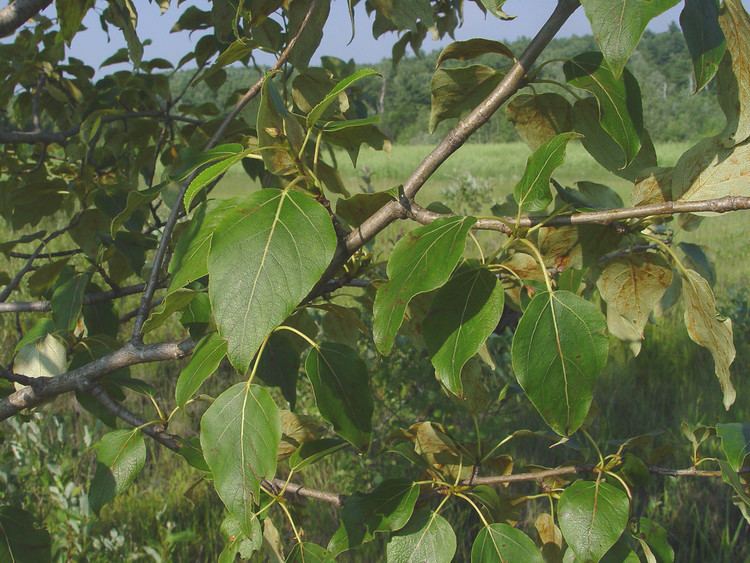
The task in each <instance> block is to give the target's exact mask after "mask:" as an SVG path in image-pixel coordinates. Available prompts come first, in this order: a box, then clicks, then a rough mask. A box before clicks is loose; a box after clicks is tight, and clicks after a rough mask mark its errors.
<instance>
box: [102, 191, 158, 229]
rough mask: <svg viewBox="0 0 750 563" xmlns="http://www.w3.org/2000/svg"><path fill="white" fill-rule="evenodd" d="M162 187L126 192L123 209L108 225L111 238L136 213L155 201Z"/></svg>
mask: <svg viewBox="0 0 750 563" xmlns="http://www.w3.org/2000/svg"><path fill="white" fill-rule="evenodd" d="M162 187H163V186H162V185H157V186H154V187H152V188H148V189H145V190H132V191H130V192H128V197H127V200H126V202H125V208H124V209H123V210H122V211H120V212H119V213H118V214H117V215H115V217H114V219H112V223H111V224H110V227H109V232H110V235H111V236H112V238H114V237H116V236H117V231H119V230H120V228H121V227H122V226H123V225H124V224H125V223H127V222H128V219H130V218H131V217H132V216H133V214H134V213H135V212H136V211H138V210H139V209H142V208H144V207H145V206H146V205H148V204H149V203H151V202H152V201H154V199H156V197H157V196H158V195H159V193H160V192H161V189H162Z"/></svg>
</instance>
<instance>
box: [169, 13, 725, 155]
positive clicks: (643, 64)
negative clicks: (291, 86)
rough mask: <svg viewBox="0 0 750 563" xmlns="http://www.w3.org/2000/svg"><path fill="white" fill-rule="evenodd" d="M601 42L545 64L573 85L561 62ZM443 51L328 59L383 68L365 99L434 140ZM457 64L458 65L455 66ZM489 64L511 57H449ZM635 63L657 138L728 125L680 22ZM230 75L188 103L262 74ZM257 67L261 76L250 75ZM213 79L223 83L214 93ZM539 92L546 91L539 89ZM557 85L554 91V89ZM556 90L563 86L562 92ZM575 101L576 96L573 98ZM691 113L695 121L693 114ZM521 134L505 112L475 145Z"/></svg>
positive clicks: (405, 128)
mask: <svg viewBox="0 0 750 563" xmlns="http://www.w3.org/2000/svg"><path fill="white" fill-rule="evenodd" d="M527 43H528V38H519V39H517V40H515V41H512V42H510V43H508V47H510V49H511V50H512V51H513V52H514V53H516V54H518V53H520V52H521V51H522V50H523V48H524V46H525V45H526V44H527ZM594 50H596V45H595V43H594V38H593V37H592V36H590V35H586V36H572V37H565V38H560V39H555V40H554V41H552V43H551V44H550V46H549V48H548V49H547V50H546V51H545V52H544V55H543V59H544V60H543V61H542V64H544V62H545V61H550V63H549V64H546V66H544V69H543V71H542V73H543V76H544V78H545V79H548V80H556V81H558V82H561V83H565V79H564V76H563V73H562V65H561V64H554V63H553V61H556V60H558V59H559V60H564V59H567V58H570V57H572V56H574V55H575V54H576V53H581V52H584V51H594ZM439 54H440V51H438V50H435V51H432V52H430V53H420V55H419V56H418V57H415V56H409V57H404V58H403V59H402V60H401V61H400V62H399V63H398V65H394V64H393V61H392V60H391V59H384V60H383V61H381V62H380V63H378V64H374V65H357V64H356V63H355V62H354V61H353V60H350V61H348V62H344V61H341V60H338V59H335V58H333V57H324V58H323V64H324V65H329V66H330V67H334V66H340V65H344V66H347V67H349V68H348V69H347V70H348V71H350V72H354V70H355V69H357V68H360V67H370V68H375V69H377V70H378V72H379V73H380V74H381V75H382V77H383V78H382V79H381V78H379V77H373V78H370V79H368V80H363V81H362V82H361V83H360V84H361V88H362V90H363V94H364V95H363V99H364V101H365V103H367V104H368V105H369V106H370V107H371V109H372V110H374V111H375V112H377V113H379V114H380V115H381V122H380V126H381V129H382V130H383V131H384V132H385V133H386V134H387V135H388V136H389V137H390V138H391V140H393V141H394V142H396V143H399V144H434V143H435V142H436V141H438V140H439V139H440V138H442V137H443V136H444V135H445V133H446V132H447V131H448V130H449V129H450V127H451V126H452V125H453V122H454V121H455V120H447V121H446V122H443V123H442V124H441V125H440V126H438V128H437V129H436V131H435V132H433V133H429V131H428V129H429V127H428V125H429V121H430V107H431V100H430V82H431V77H432V73H433V72H434V71H435V65H436V62H437V58H438V55H439ZM451 63H453V64H451ZM466 64H484V65H487V66H490V67H493V68H496V69H503V68H507V67H508V66H509V65H510V61H509V60H508V59H507V58H503V57H500V56H496V55H485V56H482V57H480V58H479V59H477V60H476V61H471V62H470V63H458V64H456V63H455V62H454V61H451V62H449V63H448V64H446V65H444V66H464V65H466ZM628 68H629V69H630V70H631V72H632V73H633V74H634V75H635V76H636V78H637V79H638V82H639V84H640V87H641V91H642V94H643V98H644V99H648V100H649V103H648V104H646V105H645V106H644V108H643V109H644V123H646V125H647V127H648V128H649V132H650V133H651V136H652V138H653V139H654V141H655V142H657V143H659V142H675V141H678V142H679V141H692V140H695V139H698V138H700V137H706V136H710V135H712V134H715V133H717V132H718V131H719V130H721V127H722V123H723V116H722V113H721V110H720V109H719V105H718V103H717V101H716V95H715V91H714V90H715V84H714V83H711V84H709V85H708V86H707V88H706V89H704V90H703V91H701V92H699V93H697V94H695V93H694V82H693V73H692V63H691V60H690V54H689V53H688V50H687V47H686V45H685V40H684V38H683V36H682V32H681V31H680V28H679V27H678V26H677V24H674V23H673V24H672V25H671V26H670V28H669V29H668V30H667V31H664V32H661V33H654V32H651V31H647V32H646V34H645V35H644V37H643V40H642V41H641V43H640V44H639V45H638V48H637V51H636V53H635V55H634V56H633V57H632V59H631V60H630V62H629V63H628ZM220 72H226V80H225V81H224V82H221V81H220V80H209V81H204V82H203V83H201V84H198V85H196V86H197V87H195V88H192V89H191V91H190V93H189V94H188V96H186V99H185V101H184V104H189V105H190V106H193V108H195V109H196V110H198V111H199V112H200V111H209V112H211V111H212V110H211V109H210V107H209V106H212V105H213V104H214V103H215V102H216V101H217V100H221V101H224V100H227V99H229V98H231V97H232V95H233V93H235V92H237V91H240V90H243V89H244V88H245V86H246V85H247V83H248V80H250V79H253V78H254V77H255V76H257V75H258V74H257V70H256V69H248V68H245V67H228V68H226V69H225V70H223V71H220ZM248 72H250V73H251V74H252V75H253V76H250V77H249V76H248ZM192 76H193V71H189V70H185V71H179V72H177V73H175V74H174V76H173V77H172V80H173V83H172V87H173V88H172V91H173V92H179V91H181V90H182V88H183V86H184V85H185V84H186V83H187V81H188V80H190V79H191V77H192ZM209 83H213V84H216V85H217V86H218V87H217V88H216V90H213V89H212V88H211V86H209ZM535 88H536V90H537V91H542V88H540V87H539V86H536V87H535ZM550 89H552V88H550ZM556 91H559V89H557V90H556ZM569 97H570V98H572V97H573V96H572V95H571V96H569ZM686 115H689V116H690V118H689V119H685V116H686ZM519 140H520V139H519V137H518V134H517V133H516V130H515V129H514V128H513V126H512V125H511V123H510V122H509V121H508V118H507V117H506V114H505V112H504V111H500V112H498V113H497V114H495V116H493V117H492V119H491V120H490V122H489V123H487V124H486V125H485V126H484V127H482V129H480V130H479V131H478V132H477V133H476V134H475V135H474V136H473V137H472V139H471V141H470V142H473V143H505V142H515V141H519Z"/></svg>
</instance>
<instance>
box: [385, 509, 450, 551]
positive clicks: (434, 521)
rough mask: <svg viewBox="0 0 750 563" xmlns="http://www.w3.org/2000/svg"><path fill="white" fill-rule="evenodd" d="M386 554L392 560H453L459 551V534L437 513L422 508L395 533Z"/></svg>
mask: <svg viewBox="0 0 750 563" xmlns="http://www.w3.org/2000/svg"><path fill="white" fill-rule="evenodd" d="M386 553H387V558H388V563H414V562H416V561H420V562H421V561H429V562H430V563H450V562H451V561H452V560H453V555H454V554H455V553H456V533H455V532H454V531H453V528H452V527H451V525H450V524H449V523H448V521H447V520H446V519H445V518H443V517H442V516H440V515H439V514H437V513H436V512H432V511H430V510H420V511H418V512H415V513H414V515H413V516H412V518H411V520H410V521H409V523H408V524H407V525H406V527H405V528H402V529H401V530H399V531H398V532H397V533H395V534H393V535H392V536H391V541H389V542H388V547H387V549H386Z"/></svg>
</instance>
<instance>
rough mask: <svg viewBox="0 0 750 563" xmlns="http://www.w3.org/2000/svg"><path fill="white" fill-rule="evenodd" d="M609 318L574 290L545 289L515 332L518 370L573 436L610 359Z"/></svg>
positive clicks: (547, 414)
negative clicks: (607, 327) (573, 291)
mask: <svg viewBox="0 0 750 563" xmlns="http://www.w3.org/2000/svg"><path fill="white" fill-rule="evenodd" d="M608 352H609V340H608V338H607V332H606V321H605V319H604V317H603V316H602V314H601V312H600V311H599V309H598V308H597V307H596V306H595V305H594V304H593V303H590V302H589V301H586V300H584V299H583V298H581V297H579V296H577V295H575V294H574V293H571V292H568V291H556V292H554V293H549V292H543V293H539V294H538V295H536V296H535V297H534V298H533V299H532V300H531V302H530V303H529V304H528V306H527V307H526V310H525V311H524V314H523V317H521V321H520V322H519V323H518V328H517V329H516V333H515V335H514V337H513V346H512V349H511V355H512V361H513V371H514V372H515V374H516V377H517V378H518V382H519V384H520V385H521V387H523V390H524V391H525V392H526V394H527V395H528V397H529V399H530V400H531V402H532V403H533V404H534V406H535V407H536V409H537V410H538V411H539V413H540V414H541V415H542V417H544V419H545V420H546V421H547V424H549V425H550V427H552V429H553V430H554V431H555V432H557V433H558V434H561V435H564V436H570V435H571V434H573V433H574V432H575V431H576V430H578V429H579V428H580V427H581V424H583V421H584V420H585V418H586V415H587V414H588V411H589V407H590V406H591V400H592V398H593V391H594V383H595V380H596V377H597V375H598V374H599V372H600V371H601V370H602V369H603V368H604V366H605V365H606V363H607V354H608Z"/></svg>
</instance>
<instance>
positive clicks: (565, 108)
mask: <svg viewBox="0 0 750 563" xmlns="http://www.w3.org/2000/svg"><path fill="white" fill-rule="evenodd" d="M506 115H507V116H508V120H509V121H510V122H511V123H512V124H513V126H514V127H515V128H516V131H517V132H518V135H519V136H520V137H521V139H523V140H524V142H525V143H526V144H527V145H529V147H531V149H532V150H537V149H538V148H539V147H541V146H542V145H543V144H544V143H546V142H547V141H549V140H550V139H552V138H553V137H554V136H555V135H558V134H560V133H565V132H567V131H571V130H572V129H573V106H571V105H570V102H569V101H568V100H566V99H565V98H564V97H563V96H561V95H560V94H555V93H552V92H545V93H543V94H537V95H530V94H519V95H518V96H515V97H514V98H513V99H512V100H511V102H510V103H509V104H508V106H507V108H506Z"/></svg>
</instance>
